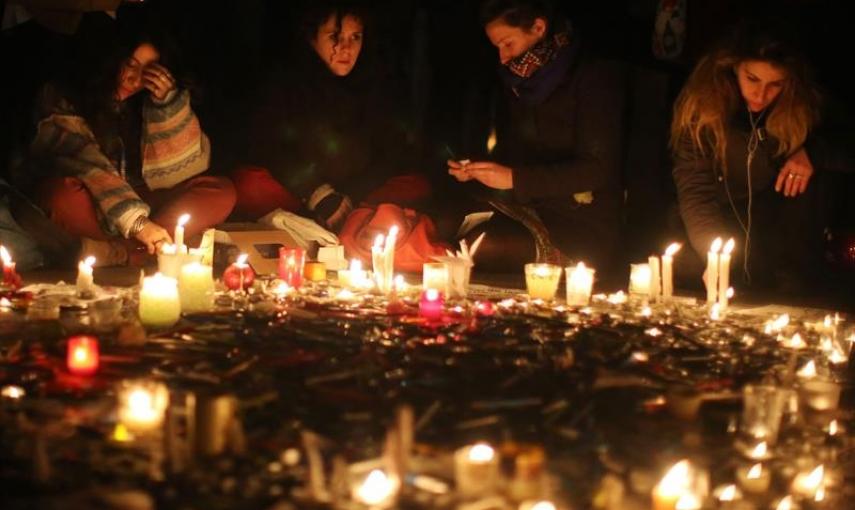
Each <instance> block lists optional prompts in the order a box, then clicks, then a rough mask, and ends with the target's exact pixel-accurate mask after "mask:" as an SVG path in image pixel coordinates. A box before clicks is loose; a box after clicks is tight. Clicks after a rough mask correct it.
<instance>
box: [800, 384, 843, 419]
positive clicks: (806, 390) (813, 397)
mask: <svg viewBox="0 0 855 510" xmlns="http://www.w3.org/2000/svg"><path fill="white" fill-rule="evenodd" d="M840 389H841V388H840V384H838V383H836V382H834V381H832V380H831V379H826V378H820V377H816V378H813V379H809V380H806V381H802V383H801V384H800V385H799V398H800V399H801V401H802V402H803V403H804V405H805V406H807V408H808V409H811V410H813V411H819V412H826V411H834V410H836V409H837V407H838V405H839V404H840Z"/></svg>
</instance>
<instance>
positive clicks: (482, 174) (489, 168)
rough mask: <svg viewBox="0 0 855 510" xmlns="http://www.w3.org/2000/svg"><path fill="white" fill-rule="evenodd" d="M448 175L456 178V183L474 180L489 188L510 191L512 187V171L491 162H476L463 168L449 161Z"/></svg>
mask: <svg viewBox="0 0 855 510" xmlns="http://www.w3.org/2000/svg"><path fill="white" fill-rule="evenodd" d="M448 173H450V174H451V175H453V176H454V177H456V178H457V180H458V181H468V180H470V179H476V180H477V181H479V182H480V183H481V184H483V185H484V186H487V187H489V188H494V189H511V188H513V187H514V171H513V170H512V169H510V168H508V167H506V166H503V165H500V164H498V163H493V162H492V161H476V162H474V163H469V164H467V165H465V166H464V165H460V164H459V163H456V162H454V161H449V162H448Z"/></svg>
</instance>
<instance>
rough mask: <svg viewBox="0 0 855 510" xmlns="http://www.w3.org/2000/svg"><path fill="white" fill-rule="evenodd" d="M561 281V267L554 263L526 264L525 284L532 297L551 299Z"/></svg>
mask: <svg viewBox="0 0 855 510" xmlns="http://www.w3.org/2000/svg"><path fill="white" fill-rule="evenodd" d="M560 281H561V267H560V266H556V265H554V264H534V263H531V264H526V265H525V285H526V289H527V291H528V295H529V297H530V298H532V299H542V300H544V301H552V299H554V298H555V293H556V292H558V284H559V283H560Z"/></svg>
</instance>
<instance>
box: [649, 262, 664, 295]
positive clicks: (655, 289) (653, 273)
mask: <svg viewBox="0 0 855 510" xmlns="http://www.w3.org/2000/svg"><path fill="white" fill-rule="evenodd" d="M647 265H649V266H650V299H651V300H658V299H659V295H660V293H661V292H662V275H661V273H660V271H659V257H657V256H655V255H651V256H650V257H647Z"/></svg>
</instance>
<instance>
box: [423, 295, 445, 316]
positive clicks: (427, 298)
mask: <svg viewBox="0 0 855 510" xmlns="http://www.w3.org/2000/svg"><path fill="white" fill-rule="evenodd" d="M444 302H445V299H443V297H442V293H441V292H440V291H438V290H436V289H427V290H425V291H424V292H422V297H421V299H420V300H419V315H421V316H422V317H424V318H425V319H427V320H432V321H435V320H439V319H440V318H442V310H443V305H444Z"/></svg>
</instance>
